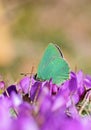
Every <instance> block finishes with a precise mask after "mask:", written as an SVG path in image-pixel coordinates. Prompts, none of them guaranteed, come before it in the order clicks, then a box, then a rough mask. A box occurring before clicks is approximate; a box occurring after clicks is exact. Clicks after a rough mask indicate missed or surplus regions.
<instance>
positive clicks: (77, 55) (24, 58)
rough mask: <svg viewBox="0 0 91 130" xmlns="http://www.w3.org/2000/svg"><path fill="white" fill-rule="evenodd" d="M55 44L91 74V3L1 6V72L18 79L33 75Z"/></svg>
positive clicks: (62, 0) (68, 0)
mask: <svg viewBox="0 0 91 130" xmlns="http://www.w3.org/2000/svg"><path fill="white" fill-rule="evenodd" d="M50 42H53V43H56V44H58V45H59V46H60V47H61V48H62V51H63V54H64V56H65V58H66V59H67V61H68V62H69V64H70V66H71V69H72V70H74V68H75V66H77V68H78V69H83V71H84V72H85V73H89V74H91V60H90V59H91V1H90V0H79V1H76V0H74V1H72V0H53V1H52V0H51V1H46V0H38V1H32V0H27V1H24V0H23V1H21V0H20V1H17V0H16V1H14V0H11V1H8V0H3V1H1V3H0V68H1V69H0V71H1V73H10V74H11V75H12V76H14V77H17V76H18V75H19V73H21V72H30V71H31V67H32V66H35V70H34V72H36V70H37V65H38V63H39V61H40V59H41V56H42V54H43V51H44V48H45V47H46V46H47V44H48V43H50Z"/></svg>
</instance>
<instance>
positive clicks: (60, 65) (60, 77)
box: [37, 43, 69, 84]
mask: <svg viewBox="0 0 91 130" xmlns="http://www.w3.org/2000/svg"><path fill="white" fill-rule="evenodd" d="M37 77H38V78H39V79H42V80H50V78H52V80H53V83H56V84H60V83H62V82H64V81H65V80H66V79H68V78H69V66H68V64H67V62H66V61H65V60H64V59H63V58H62V54H60V51H59V50H58V49H57V47H56V46H55V45H54V44H52V43H51V44H49V45H48V47H47V49H46V50H45V53H44V56H43V58H42V60H41V62H40V64H39V66H38V72H37Z"/></svg>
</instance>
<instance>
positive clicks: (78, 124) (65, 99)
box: [0, 71, 91, 130]
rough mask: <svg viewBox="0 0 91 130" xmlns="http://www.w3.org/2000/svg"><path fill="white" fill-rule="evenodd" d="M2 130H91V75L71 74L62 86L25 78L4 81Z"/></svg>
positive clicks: (0, 107) (0, 89)
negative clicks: (9, 84) (12, 81)
mask: <svg viewBox="0 0 91 130" xmlns="http://www.w3.org/2000/svg"><path fill="white" fill-rule="evenodd" d="M0 92H1V95H0V121H1V122H0V130H18V129H19V130H91V76H89V75H84V74H83V72H82V71H79V72H78V73H74V72H71V73H70V77H69V79H68V80H66V81H65V82H64V83H63V84H61V85H59V86H58V85H56V84H53V82H52V79H50V81H38V80H36V79H35V78H34V76H24V77H23V78H22V79H21V80H20V81H19V82H18V83H16V84H13V85H11V86H9V87H8V88H6V86H5V82H4V81H0Z"/></svg>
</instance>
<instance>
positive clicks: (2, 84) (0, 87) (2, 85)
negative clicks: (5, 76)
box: [0, 81, 5, 89]
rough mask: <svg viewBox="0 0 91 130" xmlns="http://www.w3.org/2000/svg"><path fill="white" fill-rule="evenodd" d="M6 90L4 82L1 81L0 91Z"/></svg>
mask: <svg viewBox="0 0 91 130" xmlns="http://www.w3.org/2000/svg"><path fill="white" fill-rule="evenodd" d="M4 88H5V82H4V81H0V89H4Z"/></svg>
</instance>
